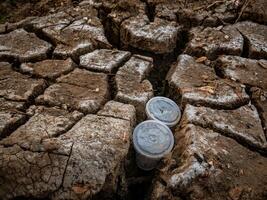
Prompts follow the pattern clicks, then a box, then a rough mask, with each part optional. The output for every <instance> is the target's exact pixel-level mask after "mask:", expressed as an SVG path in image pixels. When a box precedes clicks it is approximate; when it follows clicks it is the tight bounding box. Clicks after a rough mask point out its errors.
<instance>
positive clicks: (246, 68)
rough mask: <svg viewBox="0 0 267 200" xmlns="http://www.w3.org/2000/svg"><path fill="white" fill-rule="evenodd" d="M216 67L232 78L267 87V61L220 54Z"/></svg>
mask: <svg viewBox="0 0 267 200" xmlns="http://www.w3.org/2000/svg"><path fill="white" fill-rule="evenodd" d="M215 67H216V68H217V69H218V70H219V71H220V73H221V74H222V75H223V76H224V77H227V78H229V79H231V80H234V81H238V82H241V83H243V84H246V85H249V86H255V87H260V88H263V89H267V78H266V77H267V61H266V60H254V59H247V58H242V57H239V56H220V57H219V58H218V59H217V60H216V62H215Z"/></svg>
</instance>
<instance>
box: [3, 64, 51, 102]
mask: <svg viewBox="0 0 267 200" xmlns="http://www.w3.org/2000/svg"><path fill="white" fill-rule="evenodd" d="M0 77H1V79H0V97H4V98H5V99H9V100H14V101H29V100H31V99H32V98H34V97H36V96H37V95H39V94H40V93H42V92H43V91H44V89H45V87H46V84H45V81H44V80H43V79H32V78H30V77H29V76H26V75H22V74H20V73H18V72H15V71H13V70H12V69H11V66H10V65H9V64H7V63H3V62H0Z"/></svg>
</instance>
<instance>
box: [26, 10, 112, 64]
mask: <svg viewBox="0 0 267 200" xmlns="http://www.w3.org/2000/svg"><path fill="white" fill-rule="evenodd" d="M28 29H31V30H33V31H35V32H39V33H40V34H42V35H44V36H45V37H47V38H49V39H50V40H51V41H52V42H53V44H54V45H55V46H56V48H55V50H54V56H55V57H61V58H67V57H72V58H74V59H78V58H79V56H80V55H82V54H85V53H88V52H90V51H92V50H94V49H96V48H110V47H111V45H110V44H109V42H108V41H107V39H106V37H105V34H104V28H103V26H102V24H101V22H100V19H99V18H98V17H97V11H96V10H95V9H93V8H92V7H91V6H81V7H75V8H70V9H67V10H66V11H61V12H58V13H55V14H52V15H48V16H45V17H41V18H38V19H36V20H33V21H32V22H31V23H29V25H28Z"/></svg>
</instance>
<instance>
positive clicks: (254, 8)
mask: <svg viewBox="0 0 267 200" xmlns="http://www.w3.org/2000/svg"><path fill="white" fill-rule="evenodd" d="M243 2H245V1H243ZM266 6H267V2H266V1H265V0H250V1H247V5H246V6H245V7H244V8H245V9H244V13H243V14H242V16H241V17H242V18H243V19H250V20H253V21H256V22H259V23H262V24H265V25H266V24H267V11H266V9H265V8H266Z"/></svg>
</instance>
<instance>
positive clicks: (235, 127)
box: [182, 105, 267, 153]
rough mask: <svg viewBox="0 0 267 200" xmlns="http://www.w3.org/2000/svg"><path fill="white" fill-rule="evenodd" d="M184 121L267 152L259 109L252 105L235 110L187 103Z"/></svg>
mask: <svg viewBox="0 0 267 200" xmlns="http://www.w3.org/2000/svg"><path fill="white" fill-rule="evenodd" d="M182 123H185V124H196V125H198V126H201V127H205V128H211V129H213V130H216V131H217V132H220V133H222V134H224V135H226V136H230V137H233V138H235V139H236V140H237V141H239V142H240V143H247V144H248V145H251V146H252V147H256V148H259V149H261V150H262V151H263V152H265V153H267V142H266V138H265V135H264V132H263V130H262V126H261V121H260V118H259V115H258V112H257V109H256V108H255V107H254V106H252V105H250V106H247V105H246V106H242V107H240V108H238V109H235V110H213V109H211V108H206V107H194V106H191V105H187V106H186V108H185V110H184V115H183V119H182Z"/></svg>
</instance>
